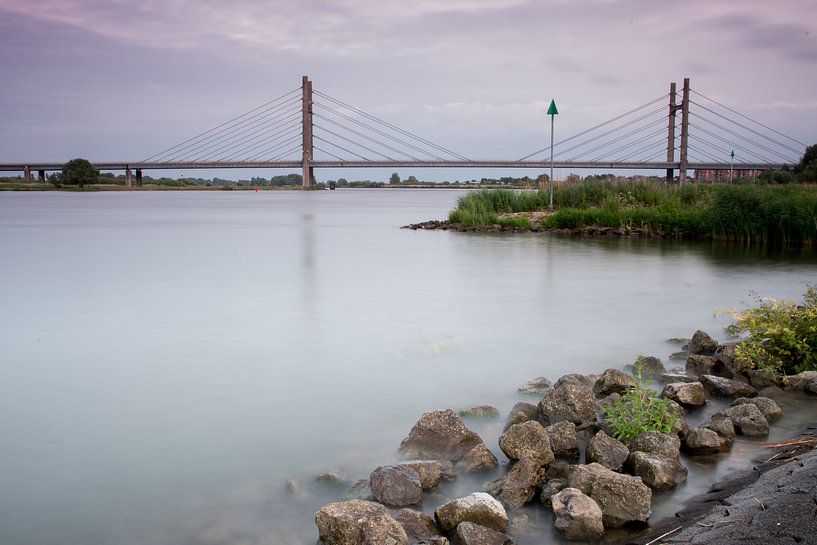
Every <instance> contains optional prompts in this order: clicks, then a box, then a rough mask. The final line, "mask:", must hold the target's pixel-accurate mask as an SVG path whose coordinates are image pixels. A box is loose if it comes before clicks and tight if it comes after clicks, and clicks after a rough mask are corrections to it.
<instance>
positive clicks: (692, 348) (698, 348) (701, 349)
mask: <svg viewBox="0 0 817 545" xmlns="http://www.w3.org/2000/svg"><path fill="white" fill-rule="evenodd" d="M717 349H718V342H717V341H716V340H715V339H713V338H712V337H710V336H709V335H707V334H706V333H704V332H703V331H701V330H700V329H699V330H698V331H696V332H695V333H694V334H693V335H692V339H690V341H689V344H688V345H687V351H688V352H689V353H690V354H704V355H707V356H712V355H714V354H715V351H716V350H717Z"/></svg>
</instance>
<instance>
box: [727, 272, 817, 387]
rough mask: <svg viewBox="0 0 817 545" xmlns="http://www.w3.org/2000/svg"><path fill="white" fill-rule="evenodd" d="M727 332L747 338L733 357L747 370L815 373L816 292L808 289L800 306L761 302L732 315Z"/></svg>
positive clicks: (764, 300)
mask: <svg viewBox="0 0 817 545" xmlns="http://www.w3.org/2000/svg"><path fill="white" fill-rule="evenodd" d="M733 316H734V319H735V323H734V324H732V325H731V326H729V327H728V328H727V331H728V332H729V333H732V334H735V335H741V334H747V333H748V336H747V337H745V338H744V339H743V340H741V342H740V343H739V344H738V345H737V346H736V347H735V356H736V357H737V358H738V359H739V360H740V361H742V362H743V363H745V364H746V365H748V366H750V367H751V368H760V369H771V370H773V371H775V372H776V373H778V374H782V375H789V374H796V373H800V372H802V371H817V288H815V287H814V286H808V288H807V289H806V294H805V296H804V297H803V303H802V304H800V305H798V304H797V303H795V302H794V301H779V300H776V299H772V298H763V299H760V300H759V301H758V305H757V306H755V307H752V308H750V309H748V310H745V311H743V312H734V313H733Z"/></svg>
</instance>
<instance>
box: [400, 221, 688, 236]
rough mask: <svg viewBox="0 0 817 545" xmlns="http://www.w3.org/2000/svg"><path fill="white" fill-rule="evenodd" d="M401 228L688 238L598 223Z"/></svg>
mask: <svg viewBox="0 0 817 545" xmlns="http://www.w3.org/2000/svg"><path fill="white" fill-rule="evenodd" d="M401 229H411V230H412V231H417V230H425V231H435V230H439V231H456V232H459V233H557V234H560V235H574V236H587V237H602V236H603V237H633V238H635V237H654V238H673V239H683V238H690V237H688V236H685V235H684V234H683V233H681V234H677V233H672V234H658V233H654V232H649V231H647V230H646V229H636V228H630V227H619V228H613V227H602V226H600V225H587V226H585V227H579V228H576V229H557V228H548V227H542V226H541V225H537V224H536V223H533V224H532V225H531V227H530V228H524V227H518V226H512V225H500V224H498V223H495V224H493V225H486V226H483V227H470V226H466V225H461V224H459V223H451V222H449V221H446V220H428V221H423V222H420V223H410V224H409V225H404V226H403V227H401Z"/></svg>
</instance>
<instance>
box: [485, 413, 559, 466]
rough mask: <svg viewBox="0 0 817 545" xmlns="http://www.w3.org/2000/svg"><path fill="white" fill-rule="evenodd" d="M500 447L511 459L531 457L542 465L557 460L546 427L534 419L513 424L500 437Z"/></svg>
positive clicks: (530, 458)
mask: <svg viewBox="0 0 817 545" xmlns="http://www.w3.org/2000/svg"><path fill="white" fill-rule="evenodd" d="M499 448H501V449H502V452H504V453H505V456H507V457H508V458H510V459H511V460H522V459H529V460H532V461H533V462H536V464H537V465H540V466H543V465H547V464H550V463H552V462H553V461H554V460H555V457H554V456H553V451H552V450H551V448H550V438H549V437H548V434H547V432H546V431H545V428H543V427H542V425H541V424H540V423H539V422H534V421H533V420H528V421H527V422H523V423H521V424H516V425H515V426H511V429H509V430H508V431H507V432H505V433H504V434H503V435H502V436H501V437H500V438H499Z"/></svg>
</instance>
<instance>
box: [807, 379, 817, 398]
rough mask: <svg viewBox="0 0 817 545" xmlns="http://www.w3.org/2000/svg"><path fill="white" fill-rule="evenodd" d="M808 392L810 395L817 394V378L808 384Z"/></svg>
mask: <svg viewBox="0 0 817 545" xmlns="http://www.w3.org/2000/svg"><path fill="white" fill-rule="evenodd" d="M806 391H807V392H808V393H810V394H817V378H816V379H814V380H812V381H811V382H809V383H808V384H806Z"/></svg>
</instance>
